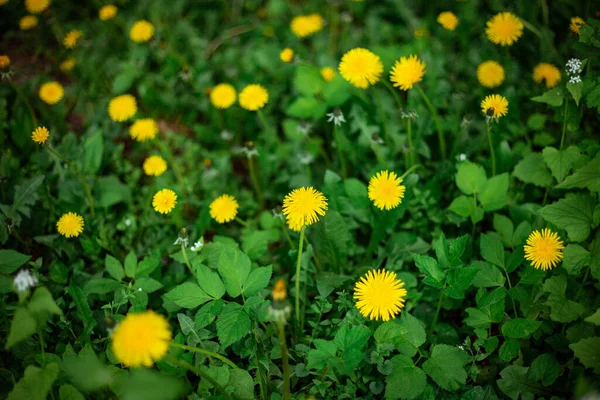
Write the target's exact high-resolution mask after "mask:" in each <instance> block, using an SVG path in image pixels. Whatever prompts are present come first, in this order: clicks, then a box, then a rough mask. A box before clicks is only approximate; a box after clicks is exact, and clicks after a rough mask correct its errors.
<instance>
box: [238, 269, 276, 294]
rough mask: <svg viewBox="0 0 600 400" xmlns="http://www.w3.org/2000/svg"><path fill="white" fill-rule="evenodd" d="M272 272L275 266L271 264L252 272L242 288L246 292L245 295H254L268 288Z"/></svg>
mask: <svg viewBox="0 0 600 400" xmlns="http://www.w3.org/2000/svg"><path fill="white" fill-rule="evenodd" d="M272 273H273V268H272V267H271V266H268V267H258V268H255V269H254V270H253V271H252V272H250V275H248V279H247V280H246V282H245V283H244V287H243V288H242V293H244V296H246V297H250V296H254V295H255V294H258V293H259V292H260V291H261V290H263V289H264V288H266V287H267V285H269V280H270V279H271V274H272Z"/></svg>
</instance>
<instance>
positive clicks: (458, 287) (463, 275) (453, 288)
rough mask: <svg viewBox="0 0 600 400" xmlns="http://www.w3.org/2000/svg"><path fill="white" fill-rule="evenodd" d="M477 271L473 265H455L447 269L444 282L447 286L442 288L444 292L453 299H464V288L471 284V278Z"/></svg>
mask: <svg viewBox="0 0 600 400" xmlns="http://www.w3.org/2000/svg"><path fill="white" fill-rule="evenodd" d="M478 272H479V270H478V269H477V268H473V267H456V268H452V269H450V270H449V271H448V276H447V278H446V282H447V284H448V286H447V287H446V288H445V289H444V293H445V294H446V295H447V296H448V297H451V298H453V299H464V298H465V293H464V292H465V290H467V289H468V288H469V286H471V282H473V278H475V275H476V274H477V273H478Z"/></svg>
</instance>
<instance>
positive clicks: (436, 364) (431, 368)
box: [423, 344, 469, 392]
mask: <svg viewBox="0 0 600 400" xmlns="http://www.w3.org/2000/svg"><path fill="white" fill-rule="evenodd" d="M467 361H469V357H468V356H467V353H465V352H464V351H463V350H460V349H459V348H457V347H453V346H448V345H445V344H436V345H434V346H433V350H432V351H431V356H430V357H429V359H428V360H427V361H425V362H424V363H423V371H425V373H426V374H427V375H429V376H430V377H431V379H433V380H434V381H435V383H437V384H438V385H439V386H440V387H442V388H443V389H446V390H448V391H452V392H453V391H456V390H458V389H460V388H461V387H462V386H464V384H465V383H466V381H467V372H466V371H465V369H464V367H463V365H465V364H466V363H467Z"/></svg>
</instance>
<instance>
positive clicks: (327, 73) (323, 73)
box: [321, 67, 335, 82]
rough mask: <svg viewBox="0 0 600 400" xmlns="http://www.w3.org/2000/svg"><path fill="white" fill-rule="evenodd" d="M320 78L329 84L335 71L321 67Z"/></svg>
mask: <svg viewBox="0 0 600 400" xmlns="http://www.w3.org/2000/svg"><path fill="white" fill-rule="evenodd" d="M321 76H322V77H323V79H325V82H331V80H332V79H333V78H334V77H335V69H333V68H331V67H323V68H321Z"/></svg>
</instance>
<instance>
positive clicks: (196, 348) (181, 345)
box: [171, 342, 239, 369]
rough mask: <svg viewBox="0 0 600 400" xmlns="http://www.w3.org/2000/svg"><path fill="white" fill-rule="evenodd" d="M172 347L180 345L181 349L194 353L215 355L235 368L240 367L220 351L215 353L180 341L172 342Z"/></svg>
mask: <svg viewBox="0 0 600 400" xmlns="http://www.w3.org/2000/svg"><path fill="white" fill-rule="evenodd" d="M171 347H178V348H180V349H184V350H188V351H192V352H194V353H198V354H203V355H205V356H207V357H214V358H216V359H218V360H221V361H223V363H225V364H227V365H229V366H230V367H231V368H233V369H238V368H239V367H238V366H237V365H235V364H234V363H233V361H231V360H230V359H229V358H227V357H225V356H222V355H221V354H219V353H214V352H212V351H208V350H205V349H201V348H199V347H193V346H188V345H185V344H179V343H174V342H171Z"/></svg>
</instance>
